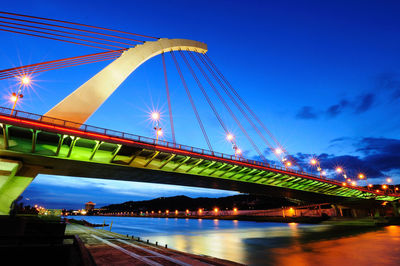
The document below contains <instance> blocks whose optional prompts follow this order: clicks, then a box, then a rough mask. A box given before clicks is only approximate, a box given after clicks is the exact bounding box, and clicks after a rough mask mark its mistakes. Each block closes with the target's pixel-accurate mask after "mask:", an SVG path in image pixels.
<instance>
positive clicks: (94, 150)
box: [0, 125, 398, 201]
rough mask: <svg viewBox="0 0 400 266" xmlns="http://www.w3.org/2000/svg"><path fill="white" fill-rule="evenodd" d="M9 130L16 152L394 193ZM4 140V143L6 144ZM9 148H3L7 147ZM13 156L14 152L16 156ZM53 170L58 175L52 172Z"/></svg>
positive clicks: (335, 192) (282, 184)
mask: <svg viewBox="0 0 400 266" xmlns="http://www.w3.org/2000/svg"><path fill="white" fill-rule="evenodd" d="M7 130H8V132H7V133H8V134H3V137H2V138H1V141H0V144H1V145H2V150H3V151H7V152H15V154H17V155H18V154H20V155H22V154H23V155H25V156H26V155H29V156H35V157H40V158H42V159H43V160H46V158H61V159H65V160H66V161H65V163H68V160H73V161H82V162H93V163H101V164H105V165H119V166H125V167H133V168H140V169H151V170H157V171H160V173H162V172H175V173H180V174H187V175H197V176H206V177H212V178H218V179H226V180H234V181H238V182H246V183H253V184H258V185H260V186H272V187H279V188H285V189H292V190H300V191H306V192H313V193H318V194H324V195H331V196H340V197H347V198H355V199H375V200H380V201H393V200H396V199H398V197H394V196H388V195H375V194H374V193H370V192H363V191H360V190H358V189H355V188H352V187H342V186H339V185H336V184H330V183H327V182H324V181H323V180H321V181H319V180H311V179H308V178H305V177H298V176H294V175H290V174H282V173H277V172H274V171H272V170H271V171H265V170H259V169H255V168H251V167H244V166H241V165H236V164H230V163H224V162H221V161H211V160H209V159H206V158H201V156H199V157H197V158H196V157H195V155H193V156H192V155H190V156H184V155H180V154H178V152H177V153H176V154H174V153H166V152H160V151H155V150H148V149H143V148H139V147H132V146H126V145H121V144H115V143H106V142H100V141H96V140H93V139H88V138H87V139H86V138H85V139H84V138H75V137H74V136H70V135H62V134H55V133H49V132H43V131H41V132H36V133H35V132H34V131H32V130H29V129H25V128H20V127H16V126H10V125H8V126H7ZM7 142H8V145H6V144H7ZM7 146H8V147H7ZM17 155H16V156H17ZM55 174H57V173H55Z"/></svg>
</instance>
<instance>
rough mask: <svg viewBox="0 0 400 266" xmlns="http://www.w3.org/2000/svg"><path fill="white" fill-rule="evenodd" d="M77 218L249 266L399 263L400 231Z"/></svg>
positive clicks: (142, 219)
mask: <svg viewBox="0 0 400 266" xmlns="http://www.w3.org/2000/svg"><path fill="white" fill-rule="evenodd" d="M72 218H77V217H72ZM78 218H79V217H78ZM82 218H84V219H85V220H87V221H89V222H92V223H103V221H105V223H106V224H111V221H112V222H113V227H112V231H113V232H117V233H121V234H124V235H126V234H129V235H134V236H139V237H140V238H142V239H149V240H150V242H153V243H154V242H156V241H158V243H160V244H161V245H165V244H168V247H170V248H174V249H177V250H181V251H186V252H191V253H195V254H204V255H208V256H213V257H218V258H222V259H227V260H232V261H236V262H240V263H244V264H248V265H319V266H320V265H321V264H322V265H338V264H340V266H344V265H352V266H355V265H398V263H397V261H398V260H399V259H400V226H387V227H382V228H368V227H354V226H353V227H343V226H332V225H305V224H297V223H289V224H281V223H257V222H247V221H237V220H233V221H225V220H217V219H214V220H205V219H177V218H136V217H93V216H86V217H82ZM105 229H108V228H105Z"/></svg>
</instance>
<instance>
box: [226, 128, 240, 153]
mask: <svg viewBox="0 0 400 266" xmlns="http://www.w3.org/2000/svg"><path fill="white" fill-rule="evenodd" d="M226 139H227V140H228V141H229V142H230V143H231V144H232V149H233V151H234V152H235V159H236V157H240V155H241V154H242V150H241V149H239V147H238V146H237V144H236V141H235V137H234V136H233V135H232V134H231V133H228V134H227V135H226Z"/></svg>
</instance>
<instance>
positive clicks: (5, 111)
mask: <svg viewBox="0 0 400 266" xmlns="http://www.w3.org/2000/svg"><path fill="white" fill-rule="evenodd" d="M0 115H3V116H9V117H13V118H20V119H27V120H32V121H36V122H37V121H40V122H42V123H45V124H50V125H53V126H62V127H65V128H71V129H79V130H80V131H83V132H88V133H97V134H102V135H106V136H110V137H116V138H121V139H126V140H132V141H136V142H142V143H147V144H151V145H157V146H163V147H168V148H173V149H179V150H183V151H189V152H193V153H198V154H201V155H209V156H213V157H218V158H222V159H229V160H233V161H240V162H244V163H248V164H252V165H256V166H262V167H268V168H272V169H276V170H281V171H285V172H291V173H295V174H301V175H306V176H310V177H313V178H316V179H324V180H327V178H325V177H322V176H319V175H315V174H312V173H307V172H304V171H297V170H294V169H287V168H285V167H280V166H277V165H272V164H270V163H268V162H260V161H256V160H249V159H246V158H243V157H237V156H234V155H231V154H224V153H220V152H215V151H210V150H205V149H202V148H195V147H191V146H187V145H182V144H177V143H172V142H168V141H165V140H157V139H154V138H149V137H144V136H139V135H135V134H131V133H125V132H121V131H117V130H112V129H106V128H101V127H96V126H91V125H86V124H80V123H75V122H72V121H67V120H62V119H58V118H53V117H47V116H43V115H38V114H34V113H29V112H25V111H20V110H15V111H14V112H13V114H12V115H11V109H10V108H7V107H0ZM330 182H333V183H337V184H338V185H341V182H338V181H336V180H333V179H330ZM358 189H360V190H365V189H364V188H362V187H358ZM366 192H370V191H369V190H366Z"/></svg>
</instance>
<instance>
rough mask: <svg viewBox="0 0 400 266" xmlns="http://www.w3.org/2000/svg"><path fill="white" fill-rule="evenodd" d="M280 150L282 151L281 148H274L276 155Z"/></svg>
mask: <svg viewBox="0 0 400 266" xmlns="http://www.w3.org/2000/svg"><path fill="white" fill-rule="evenodd" d="M282 152H283V151H282V149H281V148H276V149H275V153H276V154H278V155H279V154H281V153H282Z"/></svg>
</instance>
